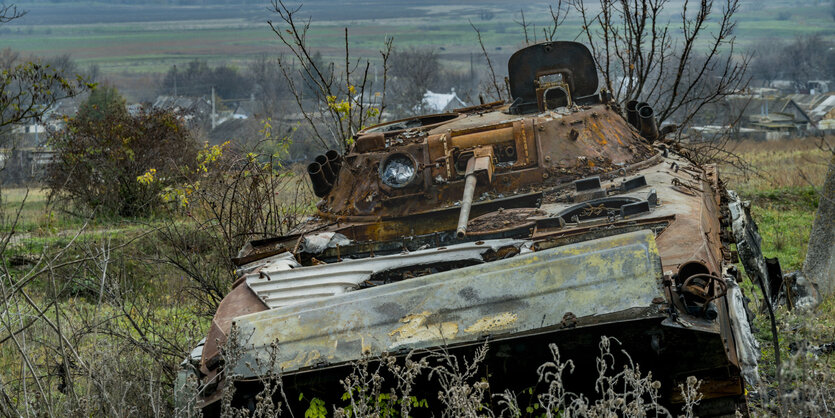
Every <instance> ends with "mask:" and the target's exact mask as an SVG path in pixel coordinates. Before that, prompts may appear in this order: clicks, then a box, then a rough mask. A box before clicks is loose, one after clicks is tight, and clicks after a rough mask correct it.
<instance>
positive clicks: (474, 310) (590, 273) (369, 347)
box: [231, 231, 663, 376]
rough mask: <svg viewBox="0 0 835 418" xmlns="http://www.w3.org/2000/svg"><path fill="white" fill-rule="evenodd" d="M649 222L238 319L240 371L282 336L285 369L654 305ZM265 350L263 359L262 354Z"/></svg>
mask: <svg viewBox="0 0 835 418" xmlns="http://www.w3.org/2000/svg"><path fill="white" fill-rule="evenodd" d="M661 277H662V270H661V260H660V258H659V255H658V248H657V247H656V244H655V238H654V235H653V234H652V232H650V231H638V232H632V233H627V234H622V235H617V236H613V237H607V238H601V239H597V240H593V241H587V242H583V243H578V244H573V245H567V246H563V247H557V248H554V249H549V250H544V251H539V252H535V253H529V254H524V255H519V256H517V257H513V258H510V259H506V260H501V261H495V262H492V263H488V264H485V265H479V266H473V267H468V268H464V269H459V270H454V271H449V272H444V273H438V274H433V275H429V276H424V277H420V278H415V279H411V280H405V281H402V282H398V283H393V284H389V285H386V286H380V287H376V288H372V289H367V290H363V291H358V292H350V293H346V294H342V295H337V296H334V297H329V298H325V299H321V300H318V301H314V302H308V303H301V304H297V305H292V306H286V307H283V308H278V309H273V310H269V311H265V312H260V313H256V314H251V315H247V316H243V317H240V318H238V320H237V321H236V322H237V324H238V326H239V329H240V332H239V334H238V335H239V336H240V337H239V338H240V340H241V341H239V344H240V345H241V346H243V347H244V348H245V349H248V350H247V351H246V355H244V356H243V357H242V358H241V359H240V360H239V361H238V363H237V364H234V365H231V367H232V368H233V372H234V373H237V374H240V375H242V376H253V375H257V374H258V373H263V372H265V371H266V370H259V368H260V367H267V364H268V358H269V357H268V352H267V349H268V348H269V345H270V343H271V342H272V341H274V340H276V339H278V341H279V353H278V354H279V356H278V360H277V361H278V362H279V365H278V366H280V367H281V368H282V369H283V371H284V373H291V372H294V371H297V370H299V369H304V368H308V367H316V366H323V365H328V364H338V363H344V362H349V361H353V360H356V359H358V358H359V357H360V356H361V355H362V353H363V352H367V353H370V354H372V355H379V354H381V353H384V352H397V351H400V350H410V349H420V348H429V347H437V346H442V345H447V344H458V343H466V342H474V341H478V340H479V339H481V338H483V337H484V336H485V335H490V336H493V337H497V336H503V335H510V334H515V333H520V332H529V331H535V330H537V329H541V328H548V327H553V326H555V325H558V324H560V322H561V321H562V319H563V316H564V315H565V314H567V313H569V312H570V313H572V314H573V315H574V316H576V317H578V318H579V317H587V316H594V315H601V314H608V313H615V312H621V311H626V310H629V309H631V308H646V307H649V306H651V305H652V303H653V299H656V298H662V297H663V290H662V288H661ZM255 358H259V359H260V361H257V362H256V361H255Z"/></svg>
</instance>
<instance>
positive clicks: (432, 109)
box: [423, 88, 467, 113]
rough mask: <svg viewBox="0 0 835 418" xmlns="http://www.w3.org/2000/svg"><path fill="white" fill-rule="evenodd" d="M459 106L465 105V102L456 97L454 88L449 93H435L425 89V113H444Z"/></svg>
mask: <svg viewBox="0 0 835 418" xmlns="http://www.w3.org/2000/svg"><path fill="white" fill-rule="evenodd" d="M461 107H467V104H466V103H464V101H463V100H461V99H460V98H459V97H458V95H457V94H456V93H455V89H454V88H453V89H452V90H451V91H450V92H449V93H435V92H433V91H431V90H427V91H426V93H424V94H423V111H424V112H425V113H444V112H449V111H451V110H453V109H458V108H461Z"/></svg>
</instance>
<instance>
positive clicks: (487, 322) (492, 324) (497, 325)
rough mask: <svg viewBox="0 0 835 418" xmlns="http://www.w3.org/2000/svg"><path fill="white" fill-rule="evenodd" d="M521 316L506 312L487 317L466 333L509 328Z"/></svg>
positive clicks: (470, 327)
mask: <svg viewBox="0 0 835 418" xmlns="http://www.w3.org/2000/svg"><path fill="white" fill-rule="evenodd" d="M517 319H519V316H518V315H516V314H515V313H510V312H505V313H501V314H498V315H494V316H487V317H484V318H481V319H479V320H478V321H476V322H475V324H472V325H470V326H469V327H467V329H465V330H464V332H469V333H476V332H486V331H493V330H497V329H504V328H509V327H510V326H511V325H513V323H515V322H516V320H517Z"/></svg>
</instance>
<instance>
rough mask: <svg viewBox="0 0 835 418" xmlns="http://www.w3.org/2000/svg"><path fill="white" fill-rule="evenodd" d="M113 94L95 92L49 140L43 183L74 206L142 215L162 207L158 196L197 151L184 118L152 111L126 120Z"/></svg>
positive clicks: (105, 89)
mask: <svg viewBox="0 0 835 418" xmlns="http://www.w3.org/2000/svg"><path fill="white" fill-rule="evenodd" d="M97 92H98V93H97ZM114 92H115V89H112V88H104V89H97V90H96V92H94V93H93V94H91V96H90V99H89V100H88V102H87V103H85V104H84V105H83V106H82V107H81V111H80V112H79V114H78V115H77V116H76V117H74V118H68V119H67V120H66V127H65V128H64V129H62V130H61V131H58V132H55V133H53V134H52V135H51V136H50V138H49V143H50V145H51V147H52V149H53V150H54V151H55V152H56V154H55V157H54V160H53V162H52V164H50V166H49V168H48V170H47V178H46V183H47V186H48V187H49V188H50V189H51V190H52V191H53V193H57V194H59V195H60V196H64V197H67V198H69V199H70V200H71V201H72V202H73V203H74V204H75V205H77V206H81V207H84V208H88V209H95V210H99V211H102V212H105V213H108V214H114V215H119V216H127V217H134V216H143V215H147V214H149V213H150V212H152V211H153V210H154V209H155V208H156V207H158V206H159V205H160V204H161V203H162V200H161V195H160V191H161V190H162V189H163V188H165V187H167V186H171V185H173V184H175V183H176V182H177V180H178V178H179V177H180V176H179V173H180V172H181V170H183V168H184V167H187V166H188V165H189V164H193V163H194V161H195V158H196V155H197V151H198V147H197V144H196V142H195V141H194V140H193V139H192V137H191V135H190V134H189V132H188V131H187V129H186V128H185V126H184V125H183V120H184V115H182V114H177V113H174V112H170V111H162V110H156V109H142V110H141V111H140V112H139V113H138V114H137V115H131V114H129V113H128V112H127V110H125V108H124V105H123V103H124V100H123V99H121V98H119V97H118V95H114V94H113V93H114ZM149 176H150V177H151V178H149ZM137 179H140V180H142V179H144V180H145V181H137ZM151 179H153V180H155V181H150V180H151Z"/></svg>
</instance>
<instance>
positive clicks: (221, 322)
mask: <svg viewBox="0 0 835 418" xmlns="http://www.w3.org/2000/svg"><path fill="white" fill-rule="evenodd" d="M508 74H509V76H508V79H507V84H508V89H509V92H510V96H511V99H510V100H509V102H495V103H486V104H482V105H478V106H472V107H468V108H463V109H457V110H455V111H453V112H449V113H443V114H435V115H427V116H419V117H414V118H409V119H404V120H399V121H394V122H387V123H384V124H381V125H378V126H373V127H370V128H368V129H365V130H363V131H361V132H359V133H358V134H357V135H356V136H355V143H354V145H353V148H352V149H351V150H350V152H348V153H347V154H344V155H340V154H339V153H337V152H334V151H331V152H328V153H326V154H323V155H320V156H319V157H317V158H316V159H315V161H313V162H312V163H310V165H309V166H308V173H309V175H310V178H311V182H312V185H313V190H314V192H315V193H316V195H317V196H318V197H320V198H321V201H320V202H319V204H318V205H317V213H316V214H315V216H313V217H312V218H311V219H310V220H309V221H308V222H306V223H305V224H303V225H301V226H300V227H299V229H298V230H297V231H296V233H294V234H292V235H288V236H283V237H279V238H274V239H267V240H261V241H253V242H251V243H250V244H249V245H248V246H247V247H246V248H244V249H242V251H241V253H240V256H239V257H238V258H237V259H235V260H233V261H234V262H235V264H236V265H237V266H238V268H239V270H238V272H239V274H240V278H239V279H238V280H237V281H236V283H235V284H234V286H233V288H232V290H231V292H230V293H229V294H228V295H227V296H226V298H225V299H224V300H223V301H222V302H221V303H220V306H219V308H218V311H217V313H216V315H215V317H214V320H213V321H212V324H211V330H210V332H209V335H208V336H207V338H206V340H205V342H204V343H203V344H201V345H200V346H199V347H197V348H196V349H195V351H194V352H193V353H192V354H191V355H190V356H189V358H188V359H187V360H186V361H184V363H183V365H184V370H183V372H181V378H182V379H181V380H180V382H179V385H180V386H181V387H182V386H183V382H184V381H185V379H186V377H189V376H192V377H195V378H197V381H198V382H199V384H200V386H199V390H198V392H197V393H196V394H195V393H191V394H189V393H178V399H179V400H182V399H183V398H184V397H188V396H191V397H197V399H199V402H200V405H201V406H202V407H204V412H206V413H207V414H211V413H213V412H212V411H214V412H217V411H216V408H217V404H218V400H219V398H220V395H221V393H222V390H221V389H222V388H223V387H224V386H225V385H230V384H235V385H236V386H237V388H238V390H237V391H236V402H239V403H241V404H245V402H247V396H254V393H255V392H256V391H253V390H252V388H251V387H250V386H247V385H253V383H249V382H253V381H257V378H258V377H259V376H263V375H265V374H267V373H268V372H269V369H270V368H273V369H277V370H281V373H282V375H283V384H284V390H285V391H286V392H294V394H289V399H290V402H291V404H292V403H293V400H294V399H296V398H297V396H298V393H299V392H303V393H304V394H305V395H306V396H316V397H319V398H321V399H324V400H326V401H327V402H338V400H339V399H338V397H339V395H340V394H342V393H343V392H344V390H342V388H341V387H340V386H339V379H340V378H343V377H344V376H346V375H347V373H349V369H350V364H351V363H352V362H354V361H356V360H358V359H359V358H361V357H362V356H364V355H366V356H369V355H370V356H372V357H374V356H380V355H383V354H384V353H387V354H389V355H395V356H403V355H405V354H406V353H409V352H416V353H419V352H421V350H431V349H435V348H438V347H444V349H446V350H448V351H449V352H450V353H451V354H454V355H458V354H463V355H466V354H467V353H471V352H472V351H473V350H474V349H475V348H476V347H479V346H481V345H482V344H484V342H485V341H487V342H488V344H489V346H490V350H489V354H488V357H487V359H486V363H487V367H488V369H489V371H490V374H491V380H492V379H495V380H496V381H498V382H502V384H505V385H506V387H507V388H510V389H514V390H521V389H524V388H526V387H530V386H532V385H534V384H535V383H536V381H537V377H536V373H535V372H536V368H537V366H539V365H540V364H541V363H543V362H545V361H548V360H550V352H549V349H548V344H549V343H555V344H557V345H558V346H559V348H560V351H561V353H562V354H563V357H564V358H571V359H573V360H574V361H575V363H576V364H577V365H578V367H581V366H582V367H589V368H590V369H591V370H595V369H594V367H595V366H594V363H593V359H594V354H596V352H597V344H598V342H599V340H600V337H601V336H604V335H605V336H610V337H614V338H617V339H618V340H619V341H620V342H621V344H622V345H623V348H624V349H625V350H627V351H628V352H629V353H630V355H631V356H632V358H633V360H634V361H635V362H636V363H638V364H640V365H641V368H642V370H651V371H652V372H653V375H654V376H655V377H656V378H657V379H659V380H661V381H662V383H663V385H664V386H663V387H665V388H666V392H664V400H663V402H665V403H666V404H669V405H675V404H676V403H678V402H681V401H682V400H681V398H680V396H679V395H677V391H676V390H674V388H677V387H678V384H679V383H682V382H684V380H686V378H687V376H691V375H692V376H696V377H697V378H699V379H701V380H702V381H703V383H702V386H701V392H702V394H703V396H704V400H703V401H702V403H701V407H702V408H703V409H702V410H701V413H702V414H706V415H711V414H722V413H727V412H729V411H730V412H731V413H732V412H733V411H734V410H735V409H736V408H738V407H741V408H743V410H744V408H745V404H744V402H745V401H744V396H743V393H744V383H743V376H744V378H747V379H754V378H755V377H756V373H757V369H756V360H757V358H756V355H757V353H758V351H757V350H756V349H754V347H755V345H756V341H755V340H754V339H753V337H752V335H751V330H750V328H749V324H748V318H747V314H746V308H745V304H744V297H743V295H742V291H741V289H740V287H739V286H738V285H737V281H738V280H740V273H739V271H740V269H738V267H737V265H736V263H738V262H739V260H738V259H737V252H736V251H732V250H731V245H732V244H736V245H737V247H738V249H739V254H744V258H743V260H742V262H743V263H744V264H745V267H746V271H748V272H749V274H753V275H754V277H755V278H756V279H757V280H761V281H763V282H767V281H768V279H769V277H774V275H776V274H778V273H779V271H776V272H775V270H774V268H772V267H771V265H772V264H767V263H766V262H765V260H764V259H763V257H762V254H761V253H760V252H759V235H758V234H757V232H756V227H755V226H754V225H753V223H752V222H751V220H750V217H749V215H748V213H747V209H746V208H745V207H744V205H743V204H742V202H741V201H740V200H739V199H738V197H737V196H736V195H735V194H734V193H733V192H728V191H726V190H725V188H724V186H723V183H722V181H721V180H720V178H719V173H718V172H717V169H716V167H715V166H711V165H707V166H698V165H695V164H693V163H692V162H691V161H689V160H688V159H686V158H685V157H684V156H682V155H680V154H679V153H677V152H676V148H675V147H674V146H672V145H670V144H668V143H667V142H665V141H662V138H660V133H659V127H658V126H657V125H656V121H655V117H654V115H653V109H652V108H651V107H650V106H648V105H646V104H645V103H639V102H637V101H636V102H630V103H628V104H627V105H626V106H625V107H624V108H623V109H621V108H620V107H619V106H618V105H617V104H616V103H615V102H613V101H612V100H611V98H610V96H609V95H608V94H607V93H606V92H605V91H601V90H600V89H599V86H598V76H597V71H596V68H595V63H594V60H593V58H592V55H591V54H590V53H589V51H588V49H587V48H586V47H585V46H583V45H582V44H579V43H575V42H549V43H542V44H536V45H532V46H528V47H526V48H524V49H522V50H520V51H518V52H516V53H515V54H513V56H512V57H511V58H510V60H509V63H508ZM233 322H234V323H235V326H236V333H234V334H231V337H230V329H231V324H232V323H233ZM230 338H234V339H235V343H236V346H238V347H241V350H242V354H241V355H240V356H238V357H236V358H234V359H232V360H228V359H227V360H224V358H223V357H222V356H221V355H220V350H219V345H221V344H224V343H228V342H229V341H228V340H229V339H230ZM274 341H278V354H277V355H276V354H273V356H270V355H269V354H268V351H269V348H270V345H271V344H272V343H273V342H274ZM229 375H235V376H237V379H236V380H235V381H234V382H230V381H229V379H226V377H227V376H229ZM578 380H582V378H581V377H578ZM426 384H427V385H431V383H426ZM591 388H593V381H592V382H591V386H586V389H591ZM497 389H499V390H502V389H504V388H497ZM435 393H437V392H435ZM289 407H291V408H294V409H301V410H303V406H302V405H289ZM430 407H431V401H430Z"/></svg>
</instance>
